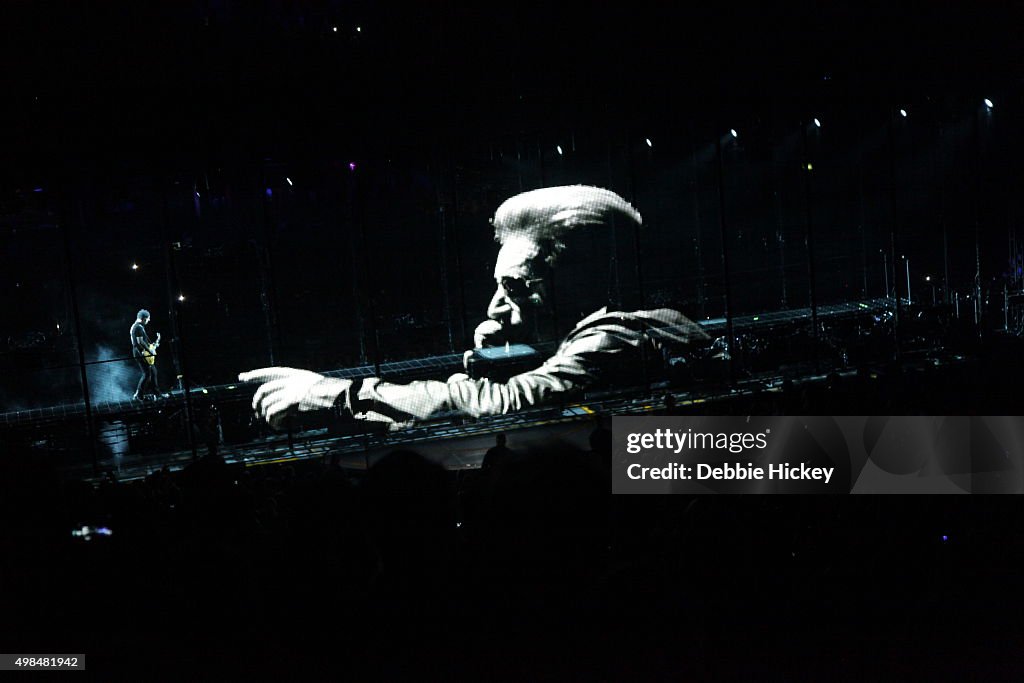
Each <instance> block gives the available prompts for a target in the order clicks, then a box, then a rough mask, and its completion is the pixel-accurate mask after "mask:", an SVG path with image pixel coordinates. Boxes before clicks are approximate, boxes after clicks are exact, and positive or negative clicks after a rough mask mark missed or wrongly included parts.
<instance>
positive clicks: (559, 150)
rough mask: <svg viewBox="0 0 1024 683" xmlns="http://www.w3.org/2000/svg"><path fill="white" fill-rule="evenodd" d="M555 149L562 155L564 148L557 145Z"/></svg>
mask: <svg viewBox="0 0 1024 683" xmlns="http://www.w3.org/2000/svg"><path fill="white" fill-rule="evenodd" d="M555 149H556V150H558V153H559V154H561V153H562V146H561V145H555Z"/></svg>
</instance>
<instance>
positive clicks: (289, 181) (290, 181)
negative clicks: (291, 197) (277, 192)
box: [285, 178, 295, 187]
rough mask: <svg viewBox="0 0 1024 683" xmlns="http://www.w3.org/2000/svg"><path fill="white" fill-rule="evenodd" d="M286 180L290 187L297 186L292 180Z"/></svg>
mask: <svg viewBox="0 0 1024 683" xmlns="http://www.w3.org/2000/svg"><path fill="white" fill-rule="evenodd" d="M285 180H287V181H288V184H289V185H290V186H293V187H294V186H295V183H293V182H292V179H291V178H285Z"/></svg>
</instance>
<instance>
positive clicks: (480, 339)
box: [473, 320, 508, 349]
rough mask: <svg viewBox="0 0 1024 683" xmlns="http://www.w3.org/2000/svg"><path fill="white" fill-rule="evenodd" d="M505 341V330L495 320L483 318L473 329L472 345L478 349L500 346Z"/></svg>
mask: <svg viewBox="0 0 1024 683" xmlns="http://www.w3.org/2000/svg"><path fill="white" fill-rule="evenodd" d="M506 341H508V335H507V330H505V327H504V326H503V325H502V324H501V323H500V322H498V321H497V320H485V321H483V322H482V323H480V324H479V325H477V326H476V329H475V330H474V331H473V345H474V346H475V347H476V348H478V349H482V348H485V347H488V346H502V345H503V344H504V343H505V342H506Z"/></svg>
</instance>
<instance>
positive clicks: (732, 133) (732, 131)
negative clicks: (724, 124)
mask: <svg viewBox="0 0 1024 683" xmlns="http://www.w3.org/2000/svg"><path fill="white" fill-rule="evenodd" d="M729 135H732V136H733V137H734V138H738V137H739V136H740V134H739V133H737V132H736V129H735V128H730V129H729Z"/></svg>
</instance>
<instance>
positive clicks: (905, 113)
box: [900, 109, 907, 118]
mask: <svg viewBox="0 0 1024 683" xmlns="http://www.w3.org/2000/svg"><path fill="white" fill-rule="evenodd" d="M900 116H902V117H903V118H907V110H906V109H900Z"/></svg>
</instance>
